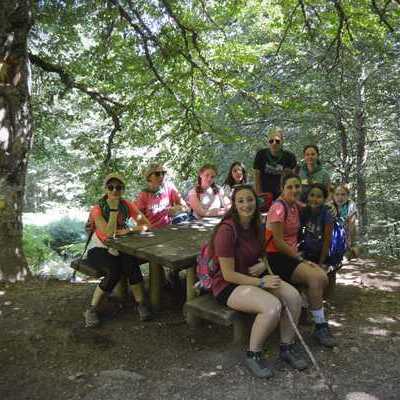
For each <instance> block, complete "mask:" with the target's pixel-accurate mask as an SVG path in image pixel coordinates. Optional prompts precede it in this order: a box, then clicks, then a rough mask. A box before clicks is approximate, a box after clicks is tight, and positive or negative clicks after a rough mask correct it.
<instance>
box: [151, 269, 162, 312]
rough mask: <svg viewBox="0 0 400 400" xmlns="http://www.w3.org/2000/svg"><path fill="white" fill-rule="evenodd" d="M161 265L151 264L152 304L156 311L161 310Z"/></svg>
mask: <svg viewBox="0 0 400 400" xmlns="http://www.w3.org/2000/svg"><path fill="white" fill-rule="evenodd" d="M160 292H161V265H160V264H156V263H153V262H151V263H150V304H151V307H152V308H153V310H154V311H158V310H159V309H160Z"/></svg>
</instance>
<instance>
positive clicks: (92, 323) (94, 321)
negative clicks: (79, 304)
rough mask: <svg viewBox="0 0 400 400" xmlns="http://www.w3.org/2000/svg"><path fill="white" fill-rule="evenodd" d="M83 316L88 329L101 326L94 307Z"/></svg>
mask: <svg viewBox="0 0 400 400" xmlns="http://www.w3.org/2000/svg"><path fill="white" fill-rule="evenodd" d="M83 315H84V317H85V326H86V328H94V327H96V326H97V325H99V324H100V320H99V316H98V315H97V312H96V310H95V309H94V308H93V307H90V308H88V309H87V310H86V311H85V312H84V314H83Z"/></svg>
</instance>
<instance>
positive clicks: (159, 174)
mask: <svg viewBox="0 0 400 400" xmlns="http://www.w3.org/2000/svg"><path fill="white" fill-rule="evenodd" d="M153 174H154V175H155V176H158V177H160V176H165V174H166V171H154V172H153Z"/></svg>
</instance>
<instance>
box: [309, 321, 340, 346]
mask: <svg viewBox="0 0 400 400" xmlns="http://www.w3.org/2000/svg"><path fill="white" fill-rule="evenodd" d="M313 337H314V338H315V339H316V340H317V341H318V342H319V343H320V344H322V346H325V347H330V348H332V347H335V346H336V339H335V338H334V337H333V336H332V334H331V332H330V331H329V327H328V324H327V323H326V322H325V323H324V324H317V325H316V326H315V330H314V333H313Z"/></svg>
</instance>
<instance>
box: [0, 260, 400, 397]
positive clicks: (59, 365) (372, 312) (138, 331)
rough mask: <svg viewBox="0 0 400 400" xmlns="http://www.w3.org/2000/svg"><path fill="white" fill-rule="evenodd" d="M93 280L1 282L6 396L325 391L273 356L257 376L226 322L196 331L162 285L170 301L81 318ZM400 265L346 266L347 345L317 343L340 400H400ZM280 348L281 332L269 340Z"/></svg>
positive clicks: (1, 387) (337, 307)
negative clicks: (140, 312)
mask: <svg viewBox="0 0 400 400" xmlns="http://www.w3.org/2000/svg"><path fill="white" fill-rule="evenodd" d="M92 290H93V284H75V285H72V284H69V283H65V282H57V281H32V282H29V283H25V284H15V285H8V284H2V285H0V313H1V314H0V327H1V329H0V399H2V400H8V399H12V400H14V399H15V400H22V399H29V400H35V399H38V400H39V399H40V400H50V399H51V400H53V399H57V400H64V399H73V400H78V399H85V400H92V399H93V400H94V399H96V400H103V399H107V400H113V399H167V398H168V399H169V400H173V399H219V398H220V399H269V400H274V399H276V400H291V399H305V400H308V399H329V398H330V397H329V393H328V392H326V391H325V390H324V389H323V388H322V387H321V384H320V381H319V379H318V376H317V374H316V372H315V370H314V369H313V368H309V369H308V370H307V371H306V372H302V373H299V372H294V371H292V370H290V369H289V368H288V367H286V366H285V365H283V364H282V363H280V362H278V361H277V362H276V366H275V376H274V377H273V378H272V379H270V380H267V381H264V380H260V379H254V378H252V377H251V376H250V375H249V373H248V372H247V370H246V369H245V367H244V366H243V364H242V358H243V351H242V350H243V349H240V348H238V347H232V346H231V345H230V340H231V331H230V329H226V328H222V327H218V326H214V325H213V326H211V325H207V324H205V325H204V326H203V327H202V329H200V330H198V331H196V332H190V331H189V330H188V328H187V326H186V324H185V322H184V319H183V316H182V313H181V307H180V305H179V304H178V302H177V300H176V299H174V297H173V296H172V295H171V294H168V293H165V294H164V298H163V307H164V308H163V311H162V312H161V313H159V314H158V315H157V316H156V319H155V320H154V321H152V322H148V323H141V322H139V321H138V318H137V316H136V313H135V310H134V308H133V307H132V306H130V307H127V308H125V309H123V310H122V311H118V307H117V306H116V305H113V304H109V305H107V307H106V309H105V318H104V322H103V325H102V327H101V328H99V329H95V330H87V329H85V328H83V323H82V311H83V308H84V305H85V304H87V302H88V301H89V298H90V295H91V292H92ZM399 293H400V265H399V264H390V263H388V262H383V261H373V260H363V261H359V262H356V263H352V264H348V265H346V266H345V268H344V269H343V270H342V272H341V273H340V275H339V278H338V286H337V290H336V292H335V299H333V300H332V301H331V302H330V303H329V304H328V308H329V314H330V316H331V321H330V322H331V326H332V329H333V332H334V333H335V335H336V336H337V337H338V339H339V343H340V346H339V347H338V348H337V349H334V350H331V351H328V350H324V349H321V348H320V347H318V346H316V345H315V344H314V343H313V341H312V340H311V337H310V331H311V327H309V326H302V327H301V330H302V332H303V333H304V335H305V338H306V341H307V342H308V343H309V344H310V347H311V349H312V351H313V352H314V354H315V356H316V358H317V360H318V362H319V363H320V365H321V366H322V368H323V370H324V371H325V373H326V374H327V375H328V376H329V377H330V378H331V380H332V383H333V385H334V388H335V391H336V392H337V394H338V397H337V398H338V399H347V400H389V399H392V400H398V399H400V297H399ZM266 350H267V353H268V355H269V356H270V357H272V358H275V359H276V356H277V338H276V337H275V338H273V339H272V340H271V341H270V342H269V343H267V345H266Z"/></svg>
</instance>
